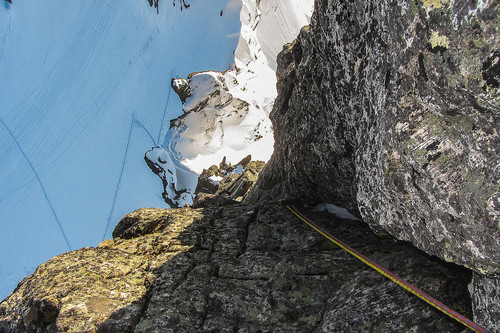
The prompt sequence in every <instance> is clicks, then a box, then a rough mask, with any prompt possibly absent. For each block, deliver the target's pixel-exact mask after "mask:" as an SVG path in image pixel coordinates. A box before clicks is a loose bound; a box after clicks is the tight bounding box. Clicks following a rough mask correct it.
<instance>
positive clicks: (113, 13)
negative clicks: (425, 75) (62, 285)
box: [0, 0, 313, 299]
mask: <svg viewBox="0 0 500 333" xmlns="http://www.w3.org/2000/svg"><path fill="white" fill-rule="evenodd" d="M242 2H243V6H242ZM265 2H266V4H263V3H262V4H260V5H259V6H257V5H256V4H255V0H243V1H242V0H210V1H208V0H190V1H189V3H190V4H191V6H190V8H189V9H187V10H186V9H185V10H183V11H182V12H181V11H180V9H179V7H178V6H177V7H173V6H172V2H170V1H164V2H162V1H160V8H159V14H157V13H156V9H154V8H151V7H150V6H149V4H148V2H147V1H146V0H133V1H132V0H124V1H117V0H109V1H97V0H87V1H83V0H72V1H62V0H46V1H21V0H18V1H16V0H14V1H13V4H12V5H10V4H8V3H7V2H5V1H4V3H3V4H2V5H0V80H1V83H2V84H1V90H0V142H1V145H0V227H1V229H0V230H1V232H0V249H1V252H2V256H1V258H0V299H3V298H4V297H5V296H7V294H8V293H10V292H11V291H12V290H13V289H14V287H15V285H16V284H17V283H18V282H19V281H21V279H22V278H23V277H24V276H26V275H28V274H30V273H32V272H33V270H34V268H35V267H36V266H37V265H39V264H40V263H42V262H44V261H46V260H48V259H50V258H51V257H53V256H55V255H57V254H60V253H63V252H65V251H68V250H70V249H77V248H80V247H83V246H95V245H97V244H98V243H99V242H101V241H102V240H103V239H105V238H110V237H111V232H112V230H113V228H114V226H115V225H116V223H117V222H118V221H119V219H120V218H121V217H122V216H123V215H124V214H126V213H128V212H131V211H133V210H134V209H137V208H140V207H168V206H167V204H166V203H165V201H164V198H163V197H162V190H163V189H162V185H161V182H159V180H158V176H157V175H155V174H154V173H153V172H151V168H150V167H151V165H149V167H148V164H146V163H145V160H144V155H145V153H146V152H147V154H148V158H150V159H151V160H154V161H157V162H158V163H157V164H158V165H159V166H162V167H163V166H164V165H169V166H170V168H172V169H174V168H175V170H176V174H175V177H172V178H171V179H170V181H171V182H175V183H176V184H177V186H178V189H181V188H182V189H193V188H194V187H195V186H196V183H195V182H194V183H193V179H194V180H196V174H195V173H196V172H200V171H201V170H202V169H203V168H207V167H209V166H210V165H212V164H218V163H219V162H220V161H221V159H222V157H223V156H225V155H227V156H228V158H229V157H230V158H235V156H236V155H238V154H241V155H242V156H246V155H247V154H248V152H246V151H245V150H246V148H247V146H246V144H247V143H248V142H246V141H245V140H246V139H245V136H244V135H243V136H241V134H242V133H243V132H245V130H242V128H243V129H244V128H246V129H250V128H252V130H253V129H254V128H255V125H256V124H257V123H259V122H261V123H265V126H264V125H262V126H263V127H262V128H263V129H264V128H266V129H267V133H271V132H270V129H269V124H268V123H266V122H268V119H267V115H268V113H269V111H270V110H271V108H272V103H273V100H274V98H275V96H276V89H275V83H276V79H275V76H274V70H275V67H276V64H275V60H274V59H275V56H276V54H277V52H279V50H281V47H282V45H283V43H284V42H289V41H291V40H293V38H295V36H296V34H297V32H298V30H299V29H300V27H301V26H302V25H304V24H307V23H308V21H309V18H310V14H311V12H312V3H313V0H307V1H303V0H294V1H290V0H272V1H265ZM221 14H222V15H221ZM240 16H241V17H240ZM240 20H241V21H240ZM241 22H243V26H242V24H241ZM240 29H241V37H240ZM236 48H237V49H236ZM235 50H236V52H235V53H234V54H233V52H234V51H235ZM235 56H236V59H235ZM235 66H236V67H237V68H239V69H240V71H239V72H237V71H236V70H234V68H235ZM228 68H233V70H232V71H227V72H226V73H225V74H224V75H225V77H227V78H229V77H231V78H235V79H236V80H237V81H238V82H239V83H240V84H243V85H240V86H236V84H234V83H233V82H234V81H231V80H229V81H226V84H227V85H228V88H229V92H230V94H231V96H232V98H233V99H234V100H236V99H239V100H242V101H245V102H246V103H248V104H249V107H248V108H249V111H248V112H247V113H246V117H245V119H244V120H243V121H241V122H238V121H236V120H235V119H227V120H226V123H225V125H227V126H224V131H225V133H226V138H229V137H230V138H232V139H231V140H228V141H226V142H223V143H216V141H217V140H212V141H211V143H210V144H209V145H210V147H206V148H207V149H203V147H200V142H202V141H203V140H206V136H200V133H197V131H198V130H201V129H202V128H203V126H205V125H206V123H204V122H203V121H201V120H200V119H199V117H194V118H193V119H188V118H187V117H186V119H188V120H187V122H188V124H187V125H189V126H186V127H185V130H184V131H182V133H183V134H185V135H187V136H189V138H190V139H191V141H190V144H191V146H189V145H188V146H186V145H184V146H183V145H182V144H179V142H180V141H182V140H184V139H182V140H177V139H179V138H180V136H178V135H177V134H179V132H177V133H172V131H169V126H170V125H169V120H170V119H173V118H176V117H178V116H180V115H181V114H183V108H182V107H183V106H182V105H181V101H180V100H179V98H178V97H177V96H176V94H175V93H174V92H173V91H172V89H171V88H170V84H171V79H172V78H177V77H187V75H188V74H189V73H191V72H195V71H204V70H215V71H225V70H227V69H228ZM227 82H229V83H227ZM200 85H203V82H200ZM242 87H244V89H243V88H242ZM202 90H203V89H202ZM186 102H187V101H186ZM222 102H223V101H222ZM193 103H194V104H198V103H199V100H198V101H195V100H193ZM257 106H258V108H257ZM187 107H189V104H188V106H187ZM259 108H260V109H259ZM223 109H224V107H222V108H221V109H220V110H218V111H217V112H219V111H220V112H221V114H224V112H225V111H228V110H223ZM255 110H257V111H256V112H253V111H255ZM184 111H186V103H185V104H184ZM198 111H200V110H198ZM201 111H202V113H203V112H207V111H208V110H203V109H202V110H201ZM231 112H232V111H231ZM263 115H265V116H263ZM245 126H246V127H245ZM252 126H253V127H252ZM259 126H260V125H259ZM266 126H267V127H266ZM212 134H213V135H212V138H216V134H217V132H214V133H212ZM176 135H177V136H176ZM266 138H267V140H272V136H267V137H266ZM209 141H210V140H209ZM258 142H260V143H259V144H260V145H261V148H258V149H255V150H256V152H255V154H257V155H258V152H260V153H261V154H262V155H263V156H255V157H254V159H259V158H260V159H266V158H268V157H269V155H270V153H271V152H272V141H265V140H264V139H263V140H257V141H255V140H254V142H253V143H255V144H256V145H257V143H258ZM270 143H271V144H270ZM178 144H179V145H178ZM176 145H177V146H176ZM158 146H162V147H165V149H164V148H155V149H152V148H153V147H158ZM207 152H209V153H207ZM235 152H237V153H235ZM230 160H231V159H230ZM231 161H232V160H231ZM234 162H237V161H234ZM153 167H154V166H153ZM160 169H161V168H160ZM160 169H158V171H159V172H160V173H161V170H160ZM193 172H195V173H193ZM193 177H194V178H193ZM166 178H168V177H167V175H166ZM167 195H169V196H175V195H178V196H179V198H180V199H179V203H180V204H183V203H186V202H189V200H190V198H189V195H188V193H187V192H182V191H180V194H179V193H177V192H175V193H174V192H172V193H167Z"/></svg>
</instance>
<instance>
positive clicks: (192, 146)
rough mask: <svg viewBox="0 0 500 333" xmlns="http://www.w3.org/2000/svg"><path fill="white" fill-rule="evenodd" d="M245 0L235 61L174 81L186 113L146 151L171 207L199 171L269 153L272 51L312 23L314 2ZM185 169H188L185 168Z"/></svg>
mask: <svg viewBox="0 0 500 333" xmlns="http://www.w3.org/2000/svg"><path fill="white" fill-rule="evenodd" d="M257 2H258V3H259V5H257V4H256V2H255V1H243V8H242V11H241V14H240V19H241V22H242V27H241V35H240V40H239V43H238V47H237V49H236V51H235V66H233V67H232V68H231V69H230V70H227V71H225V72H223V73H220V72H214V71H207V72H201V73H197V74H192V75H190V76H189V77H188V78H187V79H183V78H179V79H175V80H172V87H173V89H174V90H175V91H176V93H177V94H178V95H179V98H180V100H181V102H182V109H183V111H184V115H182V116H180V117H179V118H177V119H176V120H173V121H172V122H171V128H170V130H169V131H168V132H167V135H166V136H165V139H164V141H163V143H162V145H161V146H160V147H156V148H154V149H153V150H151V151H148V153H147V154H146V156H145V158H146V161H147V163H148V165H149V166H150V168H151V169H152V170H153V172H154V173H156V174H157V175H158V176H159V177H160V178H161V180H162V184H163V188H164V192H163V196H164V198H165V201H166V202H167V203H169V204H170V205H171V206H183V205H184V204H186V203H188V204H192V200H193V193H194V189H195V187H196V177H197V175H198V174H200V173H201V172H202V170H203V169H204V168H208V167H209V166H211V165H213V164H216V165H218V164H219V163H220V162H221V161H222V159H223V158H224V157H225V158H226V159H227V162H229V163H233V164H236V163H237V162H239V161H240V160H241V159H243V158H244V157H245V156H247V155H249V154H251V155H252V158H253V159H254V160H261V161H267V160H268V159H269V158H270V156H271V154H272V152H273V143H274V140H273V133H272V126H271V122H270V120H269V113H270V112H271V109H272V107H273V102H274V99H275V97H276V76H275V70H276V61H275V59H276V56H277V54H278V52H279V51H281V49H282V47H283V45H284V44H285V43H287V42H290V41H292V40H293V39H294V38H295V37H296V36H297V34H298V31H299V30H300V28H301V27H302V26H304V25H306V24H308V23H309V20H310V15H311V13H312V9H313V1H312V0H310V1H289V0H287V1H281V0H274V1H266V2H265V4H264V3H261V2H260V1H257ZM189 170H191V171H192V173H189Z"/></svg>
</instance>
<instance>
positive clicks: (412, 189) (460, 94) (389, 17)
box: [249, 0, 500, 277]
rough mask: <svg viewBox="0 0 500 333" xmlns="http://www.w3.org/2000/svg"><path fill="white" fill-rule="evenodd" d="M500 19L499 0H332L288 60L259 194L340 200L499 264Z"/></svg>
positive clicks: (443, 253)
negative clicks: (272, 144)
mask: <svg viewBox="0 0 500 333" xmlns="http://www.w3.org/2000/svg"><path fill="white" fill-rule="evenodd" d="M498 26H499V3H498V2H497V1H465V0H456V1H444V0H441V1H427V0H424V1H400V2H398V1H349V2H346V1H335V0H318V1H317V3H316V10H315V13H314V15H313V18H312V23H311V26H310V27H306V28H304V29H303V30H302V31H301V33H300V36H299V38H298V39H297V41H296V42H295V43H293V44H289V45H287V46H286V47H285V48H284V51H283V52H282V53H281V54H280V56H279V59H278V78H279V82H278V93H279V95H278V98H277V100H276V102H275V106H274V109H273V111H272V113H271V119H272V121H273V127H274V130H275V142H276V143H275V152H274V155H273V157H272V158H271V160H270V161H269V163H268V164H267V165H266V168H265V169H264V171H263V172H262V174H261V178H260V179H259V182H258V187H259V188H260V190H259V189H254V191H253V193H252V196H251V197H252V200H254V201H255V200H258V197H260V198H262V199H264V200H265V197H263V196H262V194H261V192H262V191H261V190H265V191H267V193H270V194H271V195H272V196H274V197H276V198H304V197H305V198H308V199H311V200H316V201H326V202H331V203H334V204H337V205H339V206H342V207H346V208H348V209H349V210H350V211H351V212H352V213H354V214H357V215H358V216H360V217H362V218H363V220H365V221H366V222H367V223H369V224H370V225H371V226H372V227H373V228H374V229H376V230H380V229H383V230H385V231H387V232H389V233H390V234H391V235H393V236H395V237H397V238H398V239H402V240H407V241H410V242H412V243H413V244H415V245H416V246H417V247H419V248H420V249H423V250H424V251H426V252H427V253H429V254H434V255H437V256H439V257H441V258H443V259H445V260H446V261H452V262H455V263H458V264H460V265H464V266H466V267H469V268H471V269H473V270H475V271H476V272H478V273H481V274H487V275H490V277H491V276H493V275H495V274H498V273H499V272H500V218H499V214H500V191H499V184H500V172H499V171H500V137H499V133H498V132H499V131H498V130H499V127H498V123H499V121H500V100H499V81H500V77H499V75H500V74H499V66H500V51H499V35H498ZM249 201H251V200H249Z"/></svg>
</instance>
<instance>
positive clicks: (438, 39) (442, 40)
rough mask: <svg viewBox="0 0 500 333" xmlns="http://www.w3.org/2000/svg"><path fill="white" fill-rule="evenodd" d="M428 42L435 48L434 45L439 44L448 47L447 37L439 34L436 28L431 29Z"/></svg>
mask: <svg viewBox="0 0 500 333" xmlns="http://www.w3.org/2000/svg"><path fill="white" fill-rule="evenodd" d="M429 43H431V47H432V48H435V47H436V46H441V47H444V48H449V47H450V40H449V39H448V37H447V36H443V35H440V34H439V32H438V31H436V30H432V34H431V37H430V38H429Z"/></svg>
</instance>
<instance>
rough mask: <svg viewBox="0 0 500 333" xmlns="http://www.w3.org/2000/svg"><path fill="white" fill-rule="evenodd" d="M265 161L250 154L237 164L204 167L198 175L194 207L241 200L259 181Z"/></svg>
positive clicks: (225, 203) (223, 161)
mask: <svg viewBox="0 0 500 333" xmlns="http://www.w3.org/2000/svg"><path fill="white" fill-rule="evenodd" d="M264 166H265V162H262V161H252V156H251V155H248V156H247V157H245V158H244V159H242V160H241V161H240V162H238V163H237V164H236V165H231V164H228V163H226V158H224V159H223V160H222V162H221V163H220V164H219V166H217V165H212V166H211V167H210V168H208V169H204V170H203V172H202V173H201V174H200V176H199V177H198V185H197V186H196V190H195V195H196V196H195V198H194V202H193V207H195V208H200V207H210V206H224V205H229V204H234V203H237V202H241V201H242V200H243V199H244V198H245V196H246V195H247V193H248V192H249V191H250V190H251V189H252V187H253V186H254V185H255V183H256V182H257V179H258V177H259V172H261V171H262V169H263V168H264Z"/></svg>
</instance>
